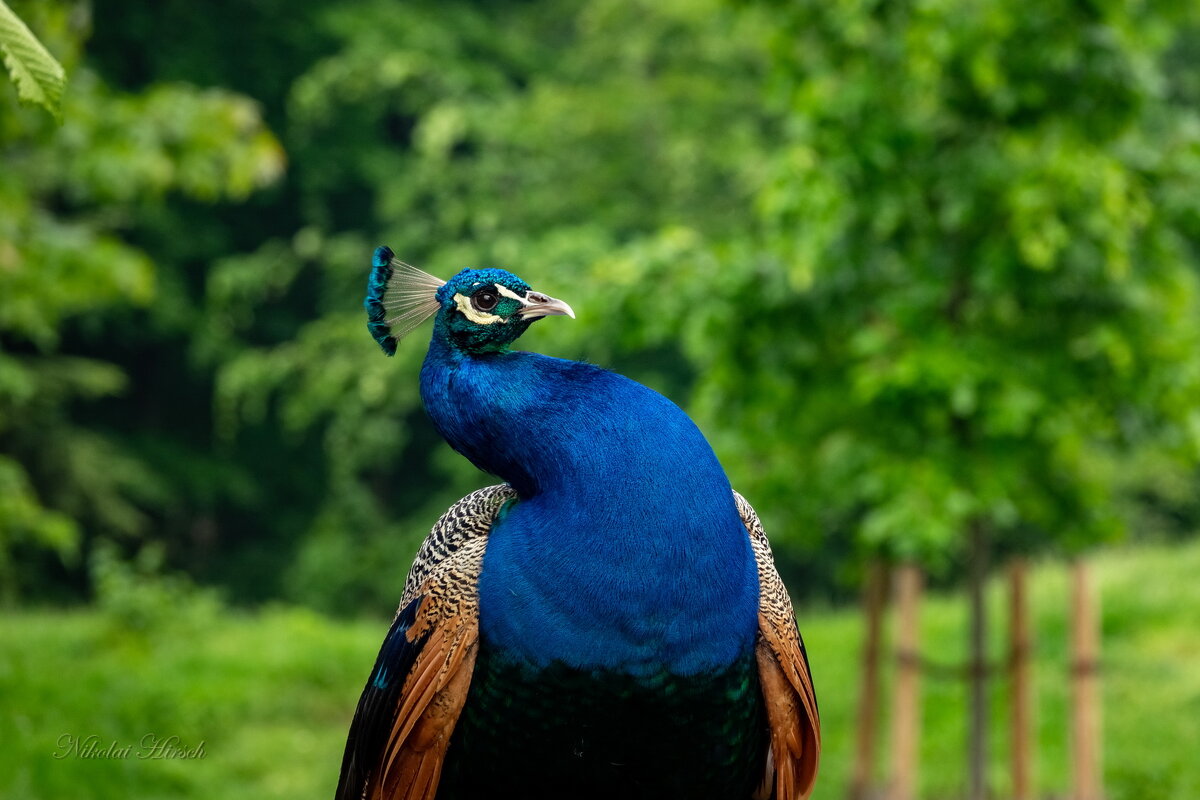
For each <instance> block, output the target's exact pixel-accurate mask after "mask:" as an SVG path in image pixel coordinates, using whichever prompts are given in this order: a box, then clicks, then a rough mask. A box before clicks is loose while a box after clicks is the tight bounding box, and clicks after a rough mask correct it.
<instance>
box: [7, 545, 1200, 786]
mask: <svg viewBox="0 0 1200 800" xmlns="http://www.w3.org/2000/svg"><path fill="white" fill-rule="evenodd" d="M1094 564H1095V575H1096V578H1097V580H1098V581H1099V583H1100V584H1101V587H1102V591H1103V598H1104V601H1103V602H1104V612H1103V622H1104V648H1105V649H1104V655H1103V659H1104V673H1103V675H1104V697H1105V707H1104V724H1105V779H1106V784H1107V789H1108V796H1109V798H1110V800H1155V799H1156V798H1162V800H1167V798H1171V799H1172V800H1174V798H1184V797H1200V756H1197V748H1198V747H1200V544H1189V545H1186V546H1182V547H1171V548H1166V547H1162V548H1140V549H1130V550H1112V551H1108V552H1106V553H1103V554H1101V555H1099V556H1098V557H1096V558H1095V559H1094ZM999 589H1000V587H999V586H998V585H997V586H993V587H992V590H993V591H994V592H996V594H994V595H993V598H992V599H993V602H992V607H993V608H994V609H995V610H996V611H997V612H999V610H1000V609H1001V608H1002V605H1003V604H1002V602H1001V598H1000V596H999V594H998V592H999ZM180 598H181V599H180ZM1066 598H1067V582H1066V574H1065V572H1064V570H1063V569H1062V567H1061V565H1058V564H1045V565H1042V566H1039V567H1038V568H1037V569H1036V571H1035V575H1034V586H1033V602H1034V606H1035V609H1036V612H1037V615H1036V616H1037V625H1036V632H1037V649H1036V675H1037V689H1038V710H1037V728H1038V740H1039V747H1038V763H1037V780H1038V786H1039V789H1040V790H1041V792H1042V794H1044V795H1056V796H1061V795H1062V794H1063V792H1064V789H1065V786H1066V769H1065V753H1066V749H1067V736H1066V732H1065V722H1064V720H1065V712H1066V699H1067V691H1066V674H1067V667H1066V653H1065V641H1066V619H1065V614H1064V612H1063V610H1064V608H1065V606H1066ZM146 605H154V606H156V607H155V608H151V609H147V608H144V606H146ZM800 615H801V624H802V628H803V631H804V634H805V638H806V640H807V643H808V646H809V652H810V654H811V657H812V661H813V671H814V674H815V677H816V681H817V692H818V696H819V698H820V701H821V710H822V717H823V727H824V732H825V745H826V749H825V756H824V761H823V765H822V773H821V777H820V779H819V782H818V790H817V795H816V796H817V797H818V798H839V797H842V796H843V795H844V786H845V779H846V775H847V772H848V769H849V756H850V750H851V745H852V742H853V730H852V728H851V722H852V713H853V708H854V697H855V691H856V685H857V668H856V667H857V665H856V661H857V657H858V654H859V651H860V643H861V630H862V627H861V623H860V620H859V619H858V617H857V615H856V614H855V613H854V612H853V611H852V610H836V611H823V612H817V611H813V610H811V609H801V611H800ZM964 619H965V608H964V604H963V603H962V602H961V599H960V598H959V597H956V596H947V597H933V598H931V599H930V601H929V602H928V603H927V604H926V606H925V609H924V614H923V617H922V638H923V642H924V645H925V650H926V653H927V655H928V656H929V657H931V658H935V659H938V660H942V661H956V660H961V659H962V658H963V651H964V647H963V645H964V639H965V636H964V627H963V623H964ZM992 628H993V633H994V641H993V642H992V644H993V653H996V654H998V653H1000V652H1001V646H1002V643H1001V638H1002V636H1003V620H1002V619H1000V618H999V616H997V619H996V621H995V624H994V625H993V626H992ZM385 629H386V623H385V622H384V621H383V620H372V621H356V622H345V621H339V620H333V619H328V618H324V617H321V616H318V615H315V614H312V613H309V612H307V611H303V610H297V609H290V608H277V609H267V610H264V611H261V612H257V613H254V614H245V613H237V612H233V611H229V610H223V609H221V608H220V607H217V606H214V605H213V604H211V603H209V602H204V601H202V599H201V600H197V599H195V598H192V597H190V596H186V595H181V596H180V597H176V595H175V594H173V593H171V592H160V593H157V594H156V593H154V592H143V593H141V594H139V593H137V592H134V593H133V594H132V595H130V596H129V597H126V598H125V601H124V603H123V604H122V603H110V604H109V607H107V608H106V609H103V610H91V611H78V612H69V613H68V612H47V611H27V612H17V613H11V612H10V613H7V614H5V615H4V616H3V617H2V618H0V797H4V798H13V799H14V800H17V799H21V800H24V799H25V798H28V799H29V800H36V799H38V798H46V799H47V800H49V799H50V798H54V799H55V800H57V799H58V798H67V797H70V798H114V799H115V798H167V797H188V798H191V797H194V798H226V799H227V800H235V799H236V798H255V799H256V800H266V799H267V798H289V799H290V798H297V797H328V796H330V795H331V794H332V791H333V788H334V785H335V782H336V777H337V768H338V764H339V762H340V758H341V748H342V744H343V742H344V736H345V731H346V726H347V724H348V722H349V718H350V714H351V713H352V711H353V707H354V703H355V701H356V699H357V696H358V692H359V690H360V688H361V686H362V682H363V680H364V679H365V676H366V673H367V671H368V669H369V668H370V665H371V663H372V662H373V660H374V657H375V653H376V649H377V647H378V644H379V642H380V640H381V638H382V636H383V634H384V632H385ZM964 698H965V691H964V687H963V686H962V685H960V684H956V683H946V682H934V681H932V680H930V681H927V682H926V684H925V686H924V691H923V717H924V722H925V727H924V735H923V737H922V741H921V755H922V765H921V782H922V796H923V797H926V798H952V797H955V796H956V795H957V794H958V790H959V789H960V787H961V786H962V785H963V784H964V770H963V761H964V759H963V752H964V744H963V734H964V730H965V718H964V714H963V709H964ZM993 700H994V708H995V713H994V715H993V717H994V718H993V723H994V727H995V730H996V735H995V737H994V745H995V746H994V747H993V762H992V763H993V774H992V785H993V787H994V790H995V793H996V796H997V797H1004V796H1005V795H1006V789H1007V777H1006V775H1005V770H1004V764H1005V750H1004V744H1005V743H1004V738H1003V731H1004V725H1005V722H1006V717H1005V707H1004V686H1003V683H1002V682H997V685H996V687H995V690H994V694H993ZM885 730H886V726H885ZM89 736H94V737H96V738H95V739H94V740H92V741H93V742H94V745H92V746H91V748H90V750H89V746H88V744H87V741H88V740H87V737H89ZM147 736H151V737H157V738H158V739H159V740H166V739H167V737H172V736H174V737H178V746H179V747H181V748H193V749H194V748H196V747H197V746H199V745H200V743H201V742H203V756H202V757H198V758H139V755H145V754H146V753H147V750H145V749H143V746H149V742H148V741H145V742H144V737H147ZM68 737H72V738H68ZM168 741H169V740H168ZM72 742H75V743H77V744H76V745H75V746H74V747H73V745H72ZM114 742H115V745H113V744H112V743H114ZM110 746H111V747H113V748H114V751H113V752H112V753H111V754H112V755H120V754H121V751H120V750H119V748H123V747H125V748H128V754H127V755H126V757H124V758H120V757H108V758H103V757H92V758H85V757H83V756H84V755H85V754H87V753H89V752H92V753H94V754H97V751H99V754H102V753H103V751H105V750H106V749H108V748H109V747H110ZM64 752H65V754H66V757H62V758H58V757H56V755H62V754H64Z"/></svg>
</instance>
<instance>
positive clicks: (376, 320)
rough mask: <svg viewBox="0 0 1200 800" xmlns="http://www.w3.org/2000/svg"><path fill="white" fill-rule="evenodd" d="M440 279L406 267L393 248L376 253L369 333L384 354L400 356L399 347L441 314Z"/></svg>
mask: <svg viewBox="0 0 1200 800" xmlns="http://www.w3.org/2000/svg"><path fill="white" fill-rule="evenodd" d="M444 283H445V281H443V280H442V279H440V278H436V277H434V276H433V275H430V274H429V273H428V272H425V271H423V270H419V269H417V268H416V267H414V266H412V265H411V264H405V263H404V262H403V261H401V260H400V259H398V258H396V255H395V253H393V252H392V249H391V248H390V247H378V248H376V249H375V258H374V259H373V261H372V264H371V275H370V277H369V278H368V279H367V299H366V300H365V301H364V302H363V306H364V307H365V308H366V309H367V330H369V331H370V332H371V336H373V337H374V338H375V341H377V342H379V346H380V347H382V348H383V352H385V353H387V354H388V355H389V356H391V355H395V354H396V343H397V342H398V341H400V339H402V338H404V336H405V335H407V334H408V333H409V332H410V331H411V330H412V329H413V328H415V327H417V326H418V325H420V324H421V323H422V322H424V321H425V320H427V319H429V318H430V317H432V316H433V315H434V314H436V313H437V310H438V301H437V290H438V289H440V288H441V287H442V285H443V284H444Z"/></svg>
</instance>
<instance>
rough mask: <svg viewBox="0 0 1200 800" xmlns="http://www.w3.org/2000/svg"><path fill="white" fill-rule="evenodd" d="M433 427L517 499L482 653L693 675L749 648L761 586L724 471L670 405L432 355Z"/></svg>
mask: <svg viewBox="0 0 1200 800" xmlns="http://www.w3.org/2000/svg"><path fill="white" fill-rule="evenodd" d="M421 390H422V397H423V399H424V401H425V405H426V408H427V409H428V411H429V413H430V416H431V418H432V419H433V421H434V424H435V425H436V426H437V427H438V429H439V431H440V432H441V433H442V435H443V436H444V437H445V438H446V440H447V441H448V442H449V443H450V444H451V446H453V447H454V448H455V449H456V450H458V451H459V452H460V453H462V454H463V455H464V456H466V457H467V458H468V459H470V460H471V461H472V462H473V463H475V464H476V466H478V467H479V468H481V469H483V470H485V471H487V472H491V473H493V474H495V475H498V476H500V477H501V478H503V479H504V480H506V481H508V482H509V483H510V484H511V485H512V486H513V487H514V488H515V489H516V490H517V492H518V495H519V498H520V499H519V501H518V502H517V503H516V504H515V505H514V506H512V507H511V508H509V509H507V510H506V512H505V514H504V515H503V517H502V518H501V519H500V520H499V521H498V522H497V523H495V524H494V525H493V529H492V534H491V536H490V538H489V541H488V549H487V554H486V555H485V560H484V570H483V574H482V576H481V579H480V600H481V620H480V622H481V627H482V630H483V633H484V635H485V640H490V641H492V642H493V643H495V644H496V645H497V646H498V647H499V648H500V649H502V650H506V651H507V652H509V653H510V654H511V655H512V656H513V658H514V659H515V660H518V661H523V662H526V663H530V664H533V665H535V666H539V667H544V666H546V665H548V664H550V663H552V662H554V661H562V662H565V663H568V664H571V665H574V666H577V667H588V668H592V667H596V668H609V667H616V668H620V669H623V670H626V671H628V672H632V673H635V674H653V673H655V672H656V671H661V670H669V671H672V672H675V673H682V674H691V673H696V672H699V671H703V670H706V669H713V668H718V667H724V666H726V665H728V664H730V663H732V662H733V660H734V659H736V658H738V657H739V656H741V655H744V653H745V652H746V651H747V650H748V648H749V647H750V646H751V644H752V642H753V635H754V630H755V629H756V626H757V606H758V581H757V570H756V568H755V565H754V560H753V554H752V553H751V551H750V546H749V541H748V538H747V536H746V532H745V529H744V528H743V527H742V524H741V522H740V519H739V517H738V514H737V510H736V507H735V505H734V503H733V498H732V492H731V489H730V486H729V482H728V479H727V478H726V477H725V473H724V471H723V470H722V469H721V466H720V464H719V463H718V462H717V459H716V457H715V455H714V454H713V453H712V450H711V448H710V447H709V445H708V443H707V442H706V441H705V439H704V437H703V436H702V435H701V433H700V431H699V430H698V429H697V428H696V427H695V425H694V424H693V423H692V422H691V420H690V419H689V418H688V417H687V416H686V415H685V414H684V413H683V412H682V411H681V410H680V409H679V408H678V407H676V406H675V405H674V404H673V403H671V402H670V401H669V400H667V399H666V398H665V397H663V396H662V395H659V394H658V393H657V392H654V391H652V390H650V389H648V388H646V387H644V386H642V385H640V384H638V383H635V382H633V381H630V380H629V379H627V378H624V377H622V376H620V375H617V374H615V373H612V372H608V371H606V370H602V369H600V368H598V367H595V366H593V365H589V364H583V363H579V362H573V361H564V360H562V359H556V358H549V357H547V356H541V355H537V354H533V353H524V352H507V353H495V354H484V355H471V354H466V353H463V352H461V351H460V350H457V349H456V348H454V347H452V346H451V345H450V344H449V343H448V342H446V341H445V340H440V341H439V338H438V337H437V335H436V333H435V338H434V342H433V344H432V345H431V347H430V350H429V354H428V356H427V357H426V360H425V364H424V367H423V368H422V372H421Z"/></svg>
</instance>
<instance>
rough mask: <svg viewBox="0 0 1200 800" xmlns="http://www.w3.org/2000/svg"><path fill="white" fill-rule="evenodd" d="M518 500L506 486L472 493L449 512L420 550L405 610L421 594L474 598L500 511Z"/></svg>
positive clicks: (406, 587) (411, 573) (403, 602)
mask: <svg viewBox="0 0 1200 800" xmlns="http://www.w3.org/2000/svg"><path fill="white" fill-rule="evenodd" d="M516 497H517V493H516V490H514V489H513V488H512V487H511V486H509V485H508V484H506V483H500V484H496V485H495V486H487V487H484V488H483V489H478V490H476V491H474V492H471V493H470V494H469V495H467V496H466V497H464V498H462V499H461V500H459V501H458V502H457V503H455V504H454V505H452V506H450V508H449V509H447V510H446V513H445V514H442V516H441V517H440V518H439V519H438V521H437V522H436V523H435V524H434V526H433V529H432V530H430V532H429V535H428V536H426V537H425V541H424V542H422V543H421V547H420V549H419V550H417V555H416V557H415V558H414V559H413V564H412V567H411V568H410V569H409V571H408V579H407V580H406V581H405V582H404V595H403V597H402V598H401V600H400V608H401V609H403V608H404V607H405V606H407V605H408V604H409V603H410V602H412V601H413V599H414V598H416V597H417V596H418V595H419V594H423V593H425V592H427V591H429V589H431V588H436V590H437V591H438V593H439V594H442V593H446V594H462V595H474V594H475V593H476V584H477V582H478V580H479V570H480V568H481V567H482V564H483V551H484V549H485V547H486V546H487V535H488V532H489V531H490V530H491V527H492V523H493V522H494V521H495V520H496V515H497V514H499V513H500V508H501V506H503V505H504V504H505V503H506V502H508V501H509V500H514V499H516Z"/></svg>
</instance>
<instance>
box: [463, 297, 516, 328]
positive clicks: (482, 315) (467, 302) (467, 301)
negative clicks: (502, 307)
mask: <svg viewBox="0 0 1200 800" xmlns="http://www.w3.org/2000/svg"><path fill="white" fill-rule="evenodd" d="M454 303H455V305H457V306H458V310H459V311H461V312H462V313H463V316H464V317H466V318H467V319H469V320H471V322H474V323H475V324H476V325H491V324H492V323H494V322H504V317H499V316H496V315H495V314H488V313H486V312H483V311H476V310H475V309H474V307H473V306H472V305H471V298H469V297H467V296H466V295H462V294H456V295H454Z"/></svg>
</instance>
